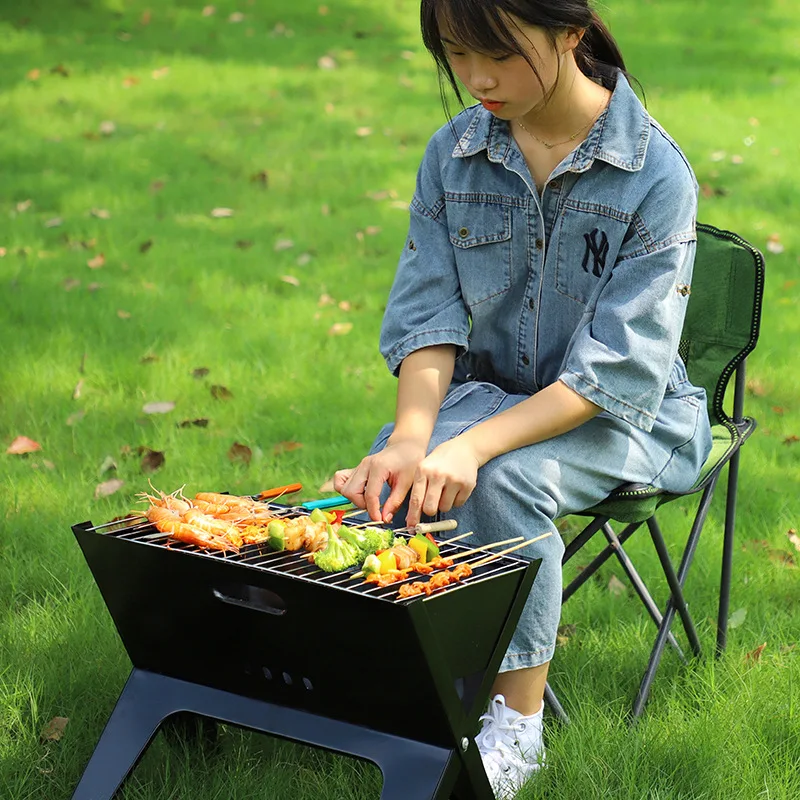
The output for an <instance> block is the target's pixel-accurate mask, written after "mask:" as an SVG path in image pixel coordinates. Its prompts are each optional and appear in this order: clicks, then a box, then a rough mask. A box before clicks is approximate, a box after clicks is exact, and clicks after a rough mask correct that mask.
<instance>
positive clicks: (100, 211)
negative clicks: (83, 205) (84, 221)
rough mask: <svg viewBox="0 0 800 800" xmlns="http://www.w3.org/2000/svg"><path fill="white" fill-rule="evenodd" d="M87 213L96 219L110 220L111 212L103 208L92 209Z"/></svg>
mask: <svg viewBox="0 0 800 800" xmlns="http://www.w3.org/2000/svg"><path fill="white" fill-rule="evenodd" d="M89 213H90V214H91V215H92V216H93V217H97V219H111V212H110V211H109V210H108V209H105V208H93V209H92V210H91V211H90V212H89Z"/></svg>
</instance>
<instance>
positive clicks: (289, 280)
mask: <svg viewBox="0 0 800 800" xmlns="http://www.w3.org/2000/svg"><path fill="white" fill-rule="evenodd" d="M281 280H282V281H283V282H284V283H289V284H291V285H292V286H299V285H300V280H299V278H295V277H294V275H281Z"/></svg>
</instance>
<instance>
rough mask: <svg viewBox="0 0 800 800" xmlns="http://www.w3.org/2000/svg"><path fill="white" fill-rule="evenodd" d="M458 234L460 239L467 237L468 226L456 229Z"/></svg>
mask: <svg viewBox="0 0 800 800" xmlns="http://www.w3.org/2000/svg"><path fill="white" fill-rule="evenodd" d="M458 235H459V236H460V237H461V238H462V239H466V238H467V236H469V228H461V229H460V230H459V231H458Z"/></svg>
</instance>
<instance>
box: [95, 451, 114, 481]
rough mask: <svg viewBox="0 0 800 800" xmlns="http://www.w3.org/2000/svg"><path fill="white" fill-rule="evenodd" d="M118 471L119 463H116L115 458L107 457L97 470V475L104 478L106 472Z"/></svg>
mask: <svg viewBox="0 0 800 800" xmlns="http://www.w3.org/2000/svg"><path fill="white" fill-rule="evenodd" d="M116 471H117V462H116V461H114V457H113V456H106V457H105V458H104V459H103V463H102V464H101V465H100V467H99V469H98V470H97V474H98V475H99V476H100V477H101V478H102V477H103V475H105V474H106V472H116Z"/></svg>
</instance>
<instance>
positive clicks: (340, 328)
mask: <svg viewBox="0 0 800 800" xmlns="http://www.w3.org/2000/svg"><path fill="white" fill-rule="evenodd" d="M351 330H353V323H352V322H335V323H334V324H333V325H331V327H330V329H329V330H328V336H345V335H346V334H348V333H350V331H351Z"/></svg>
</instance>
